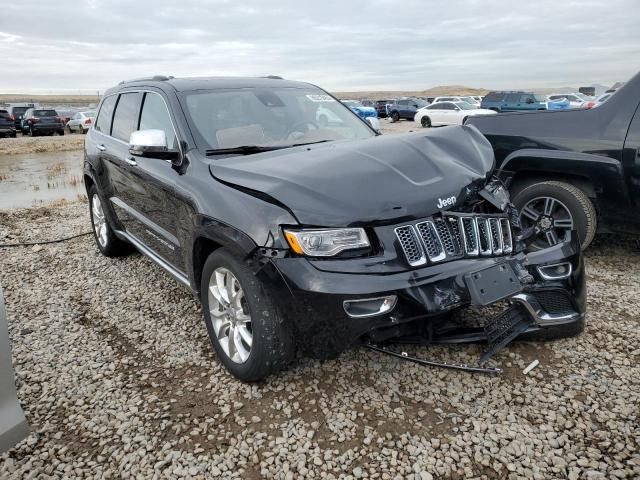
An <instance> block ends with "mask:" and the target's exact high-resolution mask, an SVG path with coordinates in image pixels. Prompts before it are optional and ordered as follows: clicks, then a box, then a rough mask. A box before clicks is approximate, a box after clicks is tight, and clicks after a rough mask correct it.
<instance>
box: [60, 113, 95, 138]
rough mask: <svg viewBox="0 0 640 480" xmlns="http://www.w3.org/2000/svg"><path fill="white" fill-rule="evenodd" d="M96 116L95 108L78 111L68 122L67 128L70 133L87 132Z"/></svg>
mask: <svg viewBox="0 0 640 480" xmlns="http://www.w3.org/2000/svg"><path fill="white" fill-rule="evenodd" d="M95 118H96V111H95V110H87V111H85V112H78V113H76V114H75V115H74V116H73V117H71V119H69V121H68V122H67V130H69V133H71V132H78V133H87V130H89V128H91V124H92V123H93V121H94V120H95Z"/></svg>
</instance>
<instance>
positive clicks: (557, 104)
mask: <svg viewBox="0 0 640 480" xmlns="http://www.w3.org/2000/svg"><path fill="white" fill-rule="evenodd" d="M570 108H571V103H570V102H569V100H568V99H566V98H565V97H560V98H558V99H557V100H549V101H548V102H547V110H568V109H570Z"/></svg>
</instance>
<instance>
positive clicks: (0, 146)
mask: <svg viewBox="0 0 640 480" xmlns="http://www.w3.org/2000/svg"><path fill="white" fill-rule="evenodd" d="M83 147H84V135H80V134H77V133H74V134H69V133H68V132H65V135H64V136H62V137H59V136H53V137H35V138H34V137H23V136H22V135H20V134H18V136H17V137H16V138H0V155H16V154H20V153H40V152H66V151H70V150H82V148H83Z"/></svg>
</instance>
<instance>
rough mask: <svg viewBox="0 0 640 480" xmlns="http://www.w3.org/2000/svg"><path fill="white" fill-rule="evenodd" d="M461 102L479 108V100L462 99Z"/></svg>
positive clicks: (471, 98) (473, 98) (474, 98)
mask: <svg viewBox="0 0 640 480" xmlns="http://www.w3.org/2000/svg"><path fill="white" fill-rule="evenodd" d="M462 101H463V102H467V103H470V104H471V105H475V106H476V107H478V108H480V102H481V100H478V99H477V97H462Z"/></svg>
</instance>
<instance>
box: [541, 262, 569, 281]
mask: <svg viewBox="0 0 640 480" xmlns="http://www.w3.org/2000/svg"><path fill="white" fill-rule="evenodd" d="M536 268H537V270H538V273H539V274H540V276H541V277H542V278H543V280H563V279H565V278H568V277H570V276H571V273H572V272H573V268H572V267H571V264H570V263H569V262H562V263H554V264H553V265H539V266H537V267H536Z"/></svg>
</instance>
